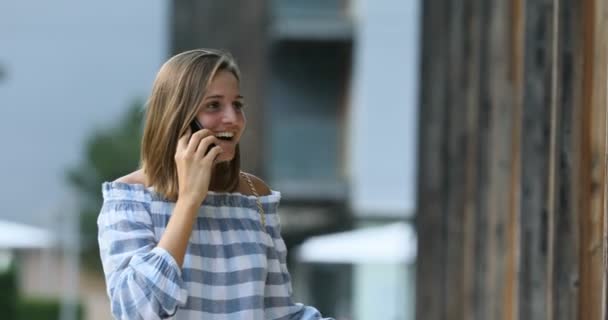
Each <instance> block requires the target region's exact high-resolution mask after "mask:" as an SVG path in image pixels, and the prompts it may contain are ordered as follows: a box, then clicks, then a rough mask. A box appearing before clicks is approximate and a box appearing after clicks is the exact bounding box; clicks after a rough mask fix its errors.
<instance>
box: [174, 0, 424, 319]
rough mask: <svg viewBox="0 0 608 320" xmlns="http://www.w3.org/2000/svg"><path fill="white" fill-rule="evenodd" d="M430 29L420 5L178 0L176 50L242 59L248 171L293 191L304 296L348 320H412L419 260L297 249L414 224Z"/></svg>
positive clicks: (289, 236) (296, 265) (289, 220)
mask: <svg viewBox="0 0 608 320" xmlns="http://www.w3.org/2000/svg"><path fill="white" fill-rule="evenodd" d="M419 21H420V19H419V9H418V1H391V0H383V1H367V0H360V1H346V0H330V1H328V0H326V1H304V2H303V1H281V0H276V1H255V2H253V1H247V2H243V1H235V0H232V1H222V2H217V1H200V0H182V1H174V2H173V13H172V21H171V25H172V27H173V29H172V31H171V35H172V45H171V47H172V51H173V53H177V52H181V51H184V50H187V49H191V48H196V47H219V48H225V49H228V50H230V51H231V52H232V53H233V54H234V55H235V57H236V58H237V60H238V61H239V63H240V65H241V67H242V69H243V74H244V79H245V80H244V82H243V85H244V88H243V90H244V95H245V97H246V99H247V100H248V101H249V105H250V107H249V108H248V111H247V117H248V132H247V133H246V137H245V141H244V142H243V146H244V148H247V149H246V150H245V151H244V152H243V154H245V155H246V156H245V158H244V160H243V163H244V167H245V170H250V171H252V172H254V173H255V174H257V175H259V176H261V177H262V178H263V179H264V180H266V181H267V182H268V183H269V184H270V185H271V187H272V188H273V189H276V190H279V191H281V193H282V195H283V198H282V204H281V220H282V225H283V236H284V238H285V240H286V242H287V244H288V248H289V249H290V253H291V262H292V265H291V270H292V273H293V274H292V275H293V278H294V284H295V294H296V298H297V299H298V300H301V301H303V302H305V303H308V304H312V305H314V306H316V307H318V308H319V309H320V310H321V311H322V312H323V313H324V314H327V315H332V316H335V317H336V318H337V319H412V315H413V313H412V312H413V292H412V290H413V287H414V286H413V273H412V271H413V265H412V263H411V260H407V261H410V262H408V263H403V261H405V260H399V261H398V262H395V260H391V262H388V263H387V262H386V261H382V260H376V259H374V258H373V257H366V256H364V255H363V256H361V257H359V258H358V259H356V260H348V259H343V260H339V261H337V260H331V261H321V260H319V259H316V258H315V259H308V258H307V257H306V256H305V255H302V256H299V255H298V256H296V255H295V254H294V253H295V252H296V251H298V250H296V248H297V246H298V245H300V244H301V243H303V241H304V240H305V239H308V238H310V237H311V236H315V235H321V234H328V233H333V232H342V231H348V230H353V229H355V230H356V229H363V228H365V229H366V230H367V228H368V227H382V226H383V225H388V224H392V223H393V222H399V221H400V222H407V221H408V220H409V219H410V218H412V217H413V214H414V210H415V209H414V208H415V200H414V199H415V191H414V190H415V167H416V164H415V159H416V156H415V152H416V143H417V142H416V141H417V134H416V132H417V126H416V123H417V95H418V94H417V92H418V91H417V90H418V84H417V83H418V51H419V44H418V41H419V35H418V33H419V26H418V25H419ZM374 230H376V229H374ZM380 230H383V229H380ZM361 234H365V235H368V234H373V231H372V232H367V231H366V232H363V233H355V235H361ZM347 238H348V239H354V238H353V237H350V236H347ZM355 238H357V239H359V238H358V237H356V236H355ZM331 239H333V238H330V239H326V238H323V237H318V238H315V240H316V241H317V242H318V241H325V240H328V241H330V240H331ZM392 239H395V238H392ZM399 239H401V238H399ZM399 239H395V241H400V240H399ZM408 239H409V238H408ZM410 240H412V239H410ZM412 241H415V237H414V239H413V240H412ZM305 244H306V243H305ZM345 245H346V246H348V245H350V246H351V249H352V247H356V246H357V243H356V242H353V243H346V244H345ZM412 245H413V246H415V244H412V243H411V242H409V243H403V244H402V247H403V252H404V253H405V252H407V250H408V247H411V246H412ZM380 246H384V245H383V244H380ZM390 246H392V244H388V243H387V244H386V247H390ZM301 249H302V250H304V251H306V250H305V248H301ZM338 250H340V249H338ZM378 250H379V251H381V250H382V248H378ZM362 252H364V251H362ZM316 257H318V256H316ZM298 259H299V260H298ZM385 297H388V298H385ZM379 299H382V300H379Z"/></svg>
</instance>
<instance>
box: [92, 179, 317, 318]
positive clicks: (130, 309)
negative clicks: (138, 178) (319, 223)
mask: <svg viewBox="0 0 608 320" xmlns="http://www.w3.org/2000/svg"><path fill="white" fill-rule="evenodd" d="M102 192H103V197H104V202H103V207H102V209H101V213H100V215H99V217H98V220H97V225H98V230H99V238H98V240H99V248H100V254H101V260H102V263H103V270H104V273H105V277H106V285H107V292H108V296H109V298H110V302H111V306H112V314H113V315H114V317H115V318H117V319H146V320H147V319H166V318H170V319H197V320H200V319H216V320H220V319H221V320H237V319H238V320H241V319H247V320H257V319H260V320H261V319H301V320H312V319H321V315H320V314H319V312H318V311H317V310H316V309H314V308H312V307H308V306H304V305H302V304H299V303H294V302H293V301H292V299H291V294H292V292H291V282H290V277H289V273H288V271H287V266H286V261H285V258H286V253H287V251H286V248H285V243H284V242H283V239H282V238H281V235H280V224H279V216H278V214H277V207H278V205H279V201H280V197H281V196H280V193H279V192H276V191H272V194H270V195H267V196H262V197H260V201H261V203H262V206H263V208H264V211H265V216H266V227H265V230H264V227H263V226H262V224H261V222H260V216H259V212H258V208H257V204H256V199H255V196H246V195H242V194H237V193H215V192H209V194H208V195H207V198H206V199H205V201H204V203H203V204H202V206H201V207H200V209H199V212H198V217H197V219H196V221H195V223H194V227H193V230H192V234H191V236H190V242H189V244H188V248H187V252H186V256H185V258H184V264H183V268H181V269H180V267H179V266H178V265H177V263H176V262H175V260H174V259H173V257H172V256H171V255H170V254H169V253H168V252H167V251H165V250H164V249H162V248H159V247H156V244H157V243H158V241H159V240H160V238H161V235H162V234H163V232H164V231H165V227H166V226H167V222H168V221H169V217H170V215H171V212H172V211H173V208H174V206H175V203H173V202H169V201H166V200H165V199H163V198H162V197H161V196H160V195H159V194H157V193H155V192H154V191H153V190H152V189H148V188H145V187H144V186H143V185H132V184H126V183H120V182H105V183H104V184H103V185H102ZM327 319H329V318H327Z"/></svg>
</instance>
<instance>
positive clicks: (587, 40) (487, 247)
mask: <svg viewBox="0 0 608 320" xmlns="http://www.w3.org/2000/svg"><path fill="white" fill-rule="evenodd" d="M422 4H423V14H424V22H423V23H424V25H423V35H422V42H423V43H422V50H423V52H422V56H423V62H422V67H421V82H422V89H421V107H420V117H421V118H420V144H419V177H418V191H419V194H418V215H417V228H418V234H419V254H418V266H417V270H418V275H417V278H418V279H417V280H418V281H417V283H418V285H417V312H416V314H417V316H416V318H417V319H429V320H435V319H522V320H523V319H535V320H536V319H584V320H587V319H608V318H606V310H605V309H606V308H605V306H606V301H607V300H606V283H607V282H606V281H607V275H606V270H607V268H606V256H607V239H606V230H607V228H606V221H607V219H606V217H607V216H606V201H605V199H606V197H605V195H606V187H605V180H606V160H607V159H608V158H607V154H606V151H607V148H606V142H607V141H606V134H607V132H606V129H607V128H606V122H607V116H608V112H607V108H606V103H607V102H608V101H607V100H606V94H607V91H608V90H607V86H608V79H607V72H606V71H607V68H608V61H607V60H606V58H607V50H608V46H607V45H608V43H607V42H608V24H607V20H606V19H607V17H608V15H607V13H608V1H604V0H590V1H576V0H508V1H507V0H462V1H448V0H425V1H423V2H422Z"/></svg>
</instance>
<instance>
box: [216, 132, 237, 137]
mask: <svg viewBox="0 0 608 320" xmlns="http://www.w3.org/2000/svg"><path fill="white" fill-rule="evenodd" d="M215 136H216V137H218V138H232V137H233V136H234V133H232V132H220V133H217V134H216V135H215Z"/></svg>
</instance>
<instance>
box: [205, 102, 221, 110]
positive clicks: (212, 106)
mask: <svg viewBox="0 0 608 320" xmlns="http://www.w3.org/2000/svg"><path fill="white" fill-rule="evenodd" d="M219 107H220V103H219V102H217V101H216V102H211V103H209V104H208V105H207V109H218V108H219Z"/></svg>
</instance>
